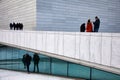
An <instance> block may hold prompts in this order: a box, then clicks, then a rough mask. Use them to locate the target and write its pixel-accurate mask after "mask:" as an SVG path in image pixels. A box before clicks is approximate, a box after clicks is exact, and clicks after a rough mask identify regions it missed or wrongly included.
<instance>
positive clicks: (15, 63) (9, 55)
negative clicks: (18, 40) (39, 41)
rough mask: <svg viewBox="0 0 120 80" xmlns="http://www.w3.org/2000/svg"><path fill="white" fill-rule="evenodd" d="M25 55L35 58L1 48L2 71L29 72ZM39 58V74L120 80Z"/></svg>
mask: <svg viewBox="0 0 120 80" xmlns="http://www.w3.org/2000/svg"><path fill="white" fill-rule="evenodd" d="M25 53H28V54H29V55H30V56H31V57H32V58H33V54H34V53H33V52H30V51H26V50H21V49H18V48H13V47H8V46H0V69H10V70H18V71H27V70H26V69H25V68H24V65H23V62H22V57H23V55H24V54H25ZM39 57H40V62H39V73H44V74H51V75H58V76H66V77H74V78H83V79H86V80H120V75H117V74H113V73H109V72H106V71H102V70H98V69H95V68H91V67H87V66H83V65H79V64H75V63H71V62H67V61H63V60H60V59H56V58H52V57H49V56H45V55H41V54H39ZM33 71H34V64H33V60H32V61H31V64H30V72H33Z"/></svg>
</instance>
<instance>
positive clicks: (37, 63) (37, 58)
mask: <svg viewBox="0 0 120 80" xmlns="http://www.w3.org/2000/svg"><path fill="white" fill-rule="evenodd" d="M39 60H40V58H39V55H38V54H37V53H35V54H34V55H33V62H34V72H35V68H36V67H37V72H39V66H38V65H39Z"/></svg>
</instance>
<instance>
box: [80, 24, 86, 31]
mask: <svg viewBox="0 0 120 80" xmlns="http://www.w3.org/2000/svg"><path fill="white" fill-rule="evenodd" d="M80 32H85V23H83V24H82V25H81V26H80Z"/></svg>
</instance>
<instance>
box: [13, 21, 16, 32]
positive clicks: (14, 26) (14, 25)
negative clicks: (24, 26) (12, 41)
mask: <svg viewBox="0 0 120 80" xmlns="http://www.w3.org/2000/svg"><path fill="white" fill-rule="evenodd" d="M13 28H14V30H15V29H16V24H15V23H14V22H13Z"/></svg>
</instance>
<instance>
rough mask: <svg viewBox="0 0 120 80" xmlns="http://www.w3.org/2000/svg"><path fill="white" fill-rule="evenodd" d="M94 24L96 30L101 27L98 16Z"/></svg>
mask: <svg viewBox="0 0 120 80" xmlns="http://www.w3.org/2000/svg"><path fill="white" fill-rule="evenodd" d="M93 24H94V32H98V30H99V27H100V19H99V18H98V17H97V16H96V17H95V22H93Z"/></svg>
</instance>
